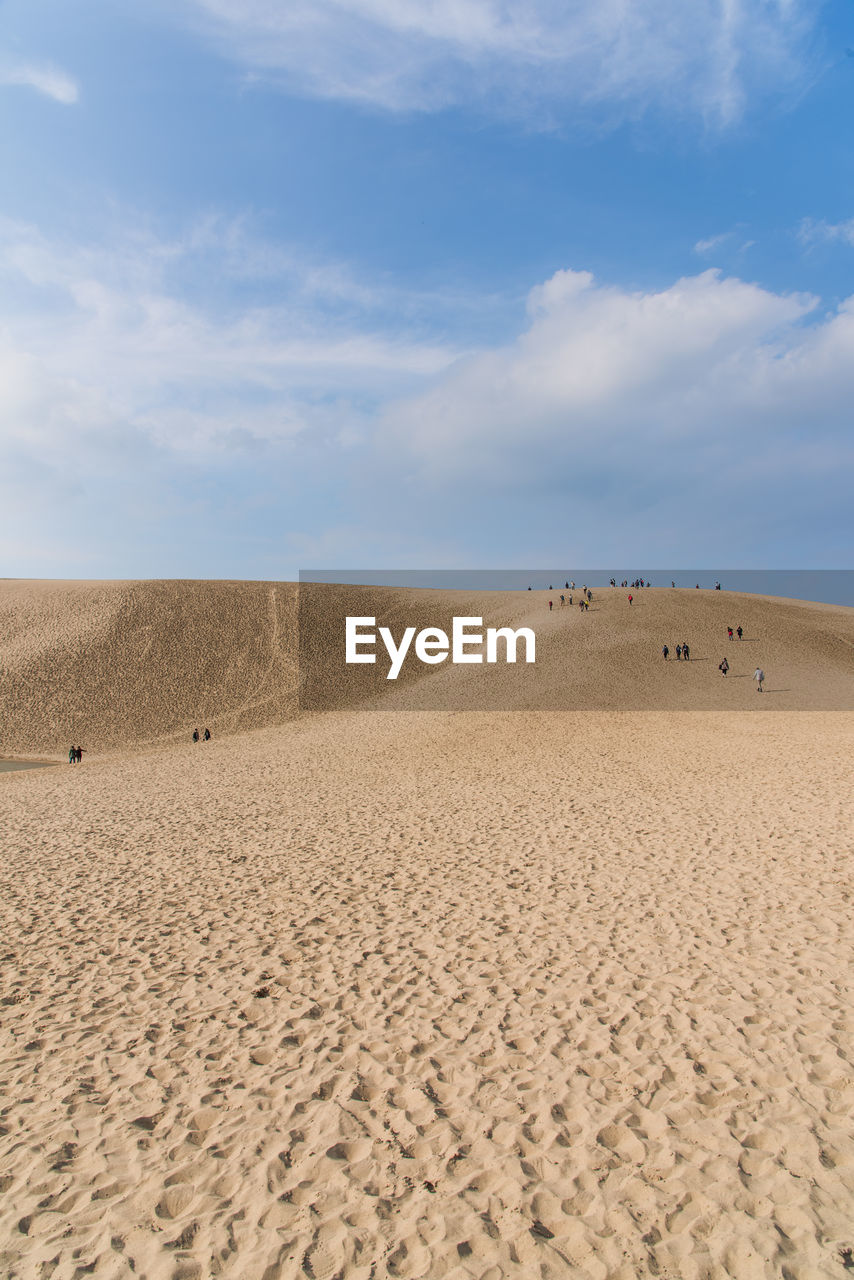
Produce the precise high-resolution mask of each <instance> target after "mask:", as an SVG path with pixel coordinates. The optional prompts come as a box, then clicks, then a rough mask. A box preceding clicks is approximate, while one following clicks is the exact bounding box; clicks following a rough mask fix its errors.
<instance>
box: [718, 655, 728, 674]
mask: <svg viewBox="0 0 854 1280" xmlns="http://www.w3.org/2000/svg"><path fill="white" fill-rule="evenodd" d="M718 671H720V673H721V675H722V676H725V675H726V673H727V672H728V671H729V663H728V662H727V660H726V658H724V660H723V662H719V663H718Z"/></svg>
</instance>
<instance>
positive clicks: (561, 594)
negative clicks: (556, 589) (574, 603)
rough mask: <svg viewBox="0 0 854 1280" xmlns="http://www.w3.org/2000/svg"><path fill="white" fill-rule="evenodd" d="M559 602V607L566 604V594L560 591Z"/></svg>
mask: <svg viewBox="0 0 854 1280" xmlns="http://www.w3.org/2000/svg"><path fill="white" fill-rule="evenodd" d="M560 604H561V608H563V606H564V605H565V604H566V596H565V595H564V594H563V592H561V593H560Z"/></svg>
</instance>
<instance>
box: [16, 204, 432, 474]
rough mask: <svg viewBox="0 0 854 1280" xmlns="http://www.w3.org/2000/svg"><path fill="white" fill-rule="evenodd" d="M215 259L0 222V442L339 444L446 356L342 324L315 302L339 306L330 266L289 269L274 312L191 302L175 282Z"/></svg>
mask: <svg viewBox="0 0 854 1280" xmlns="http://www.w3.org/2000/svg"><path fill="white" fill-rule="evenodd" d="M200 246H201V247H200ZM219 249H220V250H221V256H222V258H223V259H227V257H228V255H229V253H232V252H233V251H234V245H233V244H229V240H228V236H226V237H225V239H224V241H223V242H222V243H221V244H220V245H219ZM216 250H217V243H216V239H215V236H214V233H213V231H212V230H211V228H210V227H209V228H207V229H206V230H205V232H204V234H203V235H201V236H200V235H199V234H198V232H197V231H194V232H192V233H191V234H190V235H189V236H188V237H187V239H186V241H184V242H180V241H177V242H164V241H161V240H157V239H154V238H152V237H150V236H143V235H138V236H136V237H131V238H128V239H126V240H125V241H123V242H121V243H119V244H118V245H116V246H113V247H109V246H99V247H98V248H97V249H94V248H88V247H82V248H81V247H78V246H74V245H69V244H60V243H53V242H50V241H48V240H46V239H44V238H43V237H42V236H40V235H39V233H38V232H37V231H36V230H34V229H33V228H31V227H26V226H21V225H19V224H15V223H11V222H8V221H7V222H0V279H2V282H3V285H4V299H5V301H4V303H3V304H2V306H0V427H2V431H3V434H4V435H5V437H6V440H7V441H9V440H12V439H15V440H17V441H18V442H19V443H22V444H23V443H24V442H25V441H29V442H30V444H31V445H33V446H36V445H37V446H38V447H40V448H41V447H44V446H45V445H50V446H52V447H55V448H56V449H57V450H58V451H60V452H62V451H63V450H64V448H65V446H66V445H67V444H68V442H69V441H70V440H72V439H73V438H75V437H79V436H80V434H81V432H82V433H83V434H84V435H85V436H86V437H87V438H89V437H91V436H92V434H93V433H95V434H99V433H100V434H103V433H109V432H111V431H116V430H125V431H133V432H135V433H137V434H138V435H139V436H140V437H142V438H147V439H150V440H152V441H154V442H155V443H157V444H158V445H163V446H168V447H170V448H172V449H175V450H179V451H181V450H184V451H186V450H190V451H196V452H200V454H204V453H205V451H206V450H210V449H212V448H214V449H215V448H218V447H230V446H231V445H233V444H235V443H236V444H237V445H240V444H241V443H244V444H245V442H246V441H247V440H250V439H252V438H256V439H259V440H277V439H278V440H281V439H287V438H291V437H293V436H294V435H297V434H299V433H300V432H301V431H303V430H305V429H307V428H309V427H311V428H313V429H315V430H318V431H323V432H325V433H329V434H330V435H335V434H336V433H340V431H341V430H342V428H343V427H345V426H348V425H349V427H350V429H351V430H353V429H354V422H358V423H359V424H360V422H361V417H362V415H363V414H364V413H365V412H366V406H370V405H371V404H374V403H375V402H376V399H377V397H383V396H384V397H388V396H390V395H392V394H400V393H401V392H403V391H405V390H406V389H408V388H409V387H411V386H412V385H414V384H416V385H420V384H421V383H422V382H423V380H424V379H425V378H426V377H430V376H434V375H435V374H436V373H437V372H439V371H440V370H441V369H442V368H444V367H445V366H447V364H448V363H449V362H450V361H451V360H453V359H454V358H455V356H456V355H457V351H456V350H455V349H453V348H449V347H447V346H445V345H442V344H440V343H437V342H431V341H428V340H422V339H419V338H418V337H417V336H410V334H408V333H407V332H406V331H405V330H403V329H402V328H401V326H400V325H399V324H398V325H397V326H396V327H395V329H394V330H391V329H390V328H389V329H385V330H384V329H383V328H382V327H381V326H377V327H372V326H371V323H370V317H369V316H365V315H364V314H363V316H362V323H361V325H357V324H355V323H354V321H353V317H352V315H351V314H349V313H348V314H346V315H344V316H343V317H342V316H341V315H340V314H338V312H337V311H336V309H335V308H334V307H332V308H330V307H329V306H328V305H327V304H328V301H329V298H330V295H331V296H332V298H333V301H335V300H337V295H336V291H335V288H334V278H335V271H334V269H333V268H330V269H329V276H328V278H324V279H323V281H322V282H321V284H320V285H319V286H318V285H317V282H316V281H314V280H313V279H312V276H313V274H314V273H315V272H316V271H317V270H318V269H317V268H316V267H314V266H311V265H309V266H308V267H307V268H306V269H305V271H304V272H303V274H302V276H299V275H298V274H297V273H296V270H295V269H294V270H292V271H291V273H290V275H289V276H288V277H286V278H285V279H284V280H282V279H281V278H280V280H279V285H280V291H279V292H280V296H279V297H278V298H277V299H276V300H275V301H267V300H258V299H255V300H253V301H251V302H249V303H244V304H243V305H242V307H241V308H240V309H235V307H234V305H233V304H231V305H229V304H223V305H218V304H216V303H214V302H211V301H210V300H208V301H207V302H206V303H205V304H202V303H201V302H199V301H196V302H194V301H192V300H190V299H189V298H188V297H187V296H186V291H185V290H181V289H179V288H178V287H177V285H176V284H175V283H174V281H173V279H172V277H173V273H177V274H179V275H181V276H182V278H183V280H184V283H185V285H186V278H187V277H188V276H192V275H193V272H194V271H195V274H196V276H198V275H205V274H206V271H207V268H208V264H209V262H210V259H211V257H212V256H215V255H216ZM258 253H259V254H261V253H262V250H261V249H260V248H259V249H258ZM351 286H352V287H351ZM340 292H343V293H344V294H345V295H346V296H347V298H348V304H350V303H352V297H351V295H356V296H358V289H357V288H356V285H355V283H354V282H348V281H347V280H346V279H345V282H344V284H343V285H342V288H341V290H340ZM369 292H370V291H369V290H368V289H367V288H365V289H364V290H363V293H365V294H366V295H367V294H369ZM342 415H343V416H345V417H346V416H347V415H349V417H350V418H351V419H352V420H353V421H351V422H350V423H349V424H348V423H342V422H341V420H340V419H341V417H342Z"/></svg>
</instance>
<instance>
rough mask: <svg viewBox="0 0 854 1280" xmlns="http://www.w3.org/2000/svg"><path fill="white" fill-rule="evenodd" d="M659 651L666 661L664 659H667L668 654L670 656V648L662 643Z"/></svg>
mask: <svg viewBox="0 0 854 1280" xmlns="http://www.w3.org/2000/svg"><path fill="white" fill-rule="evenodd" d="M661 652H662V655H663V657H664V661H665V662H666V661H667V659H668V658H669V656H670V650H669V649H668V647H667V645H666V644H663V645H662V646H661Z"/></svg>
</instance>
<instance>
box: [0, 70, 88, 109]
mask: <svg viewBox="0 0 854 1280" xmlns="http://www.w3.org/2000/svg"><path fill="white" fill-rule="evenodd" d="M0 84H5V85H23V86H24V87H26V88H29V89H35V90H36V92H37V93H43V94H44V95H45V97H47V98H52V99H53V100H54V102H61V103H62V104H63V105H64V106H72V105H73V104H74V103H75V102H76V101H77V99H78V97H79V96H80V95H79V90H78V88H77V84H76V83H75V81H74V80H72V78H71V77H70V76H68V75H66V73H65V72H64V71H59V70H58V69H57V68H56V67H51V66H38V65H36V64H34V63H7V64H2V63H0Z"/></svg>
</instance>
